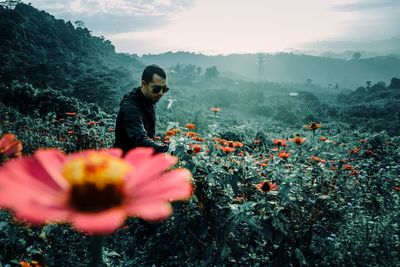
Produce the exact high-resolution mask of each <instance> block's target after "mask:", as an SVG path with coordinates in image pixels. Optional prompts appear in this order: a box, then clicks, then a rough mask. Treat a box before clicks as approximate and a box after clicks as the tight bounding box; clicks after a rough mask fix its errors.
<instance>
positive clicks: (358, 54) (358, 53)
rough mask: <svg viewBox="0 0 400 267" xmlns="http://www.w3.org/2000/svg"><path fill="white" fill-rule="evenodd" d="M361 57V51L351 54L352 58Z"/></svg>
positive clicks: (357, 58)
mask: <svg viewBox="0 0 400 267" xmlns="http://www.w3.org/2000/svg"><path fill="white" fill-rule="evenodd" d="M360 58H361V53H360V52H355V53H354V54H353V56H352V57H351V59H352V60H359V59H360Z"/></svg>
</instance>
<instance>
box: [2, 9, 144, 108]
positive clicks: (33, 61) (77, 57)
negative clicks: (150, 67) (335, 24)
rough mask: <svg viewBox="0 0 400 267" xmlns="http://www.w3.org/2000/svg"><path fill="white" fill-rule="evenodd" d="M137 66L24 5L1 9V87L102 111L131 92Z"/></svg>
mask: <svg viewBox="0 0 400 267" xmlns="http://www.w3.org/2000/svg"><path fill="white" fill-rule="evenodd" d="M142 67H143V64H142V63H141V62H139V61H138V60H137V59H135V58H133V57H132V56H129V55H126V54H118V53H116V52H115V48H114V46H113V45H112V43H111V42H110V41H109V40H106V39H105V38H104V37H102V36H101V37H96V36H92V34H91V32H90V31H89V30H88V29H87V28H85V27H84V26H83V25H81V27H79V26H74V25H73V24H72V23H71V22H70V21H67V22H66V21H64V20H62V19H57V18H55V17H54V16H52V15H50V14H49V13H47V12H45V11H40V10H38V9H36V8H34V7H33V6H31V5H27V4H23V3H20V4H18V5H17V6H16V7H15V8H14V9H10V8H7V7H4V6H1V5H0V85H2V87H4V86H8V85H10V84H11V83H12V82H13V81H15V80H17V81H19V82H27V83H30V84H32V85H33V86H34V87H36V88H49V87H50V88H53V89H56V90H59V91H62V92H63V93H64V94H65V95H67V96H73V97H77V98H79V99H81V100H83V101H87V102H94V103H97V104H99V105H100V106H103V107H107V106H109V105H110V104H112V105H114V104H115V103H116V102H117V101H118V99H119V98H120V96H121V94H123V93H124V92H126V91H127V90H129V89H130V88H132V86H133V84H134V83H135V81H134V80H133V78H134V77H138V75H139V74H138V73H139V72H140V71H141V70H142ZM132 74H133V75H132Z"/></svg>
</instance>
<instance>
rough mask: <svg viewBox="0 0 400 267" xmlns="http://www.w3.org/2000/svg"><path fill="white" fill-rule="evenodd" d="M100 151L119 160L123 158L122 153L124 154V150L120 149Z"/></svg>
mask: <svg viewBox="0 0 400 267" xmlns="http://www.w3.org/2000/svg"><path fill="white" fill-rule="evenodd" d="M100 151H104V152H106V153H107V154H110V155H111V156H114V157H118V158H120V157H122V153H123V152H122V149H120V148H109V149H103V150H100Z"/></svg>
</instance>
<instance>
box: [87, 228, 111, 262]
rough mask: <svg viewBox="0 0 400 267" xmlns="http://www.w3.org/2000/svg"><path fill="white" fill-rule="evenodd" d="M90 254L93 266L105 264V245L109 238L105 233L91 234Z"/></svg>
mask: <svg viewBox="0 0 400 267" xmlns="http://www.w3.org/2000/svg"><path fill="white" fill-rule="evenodd" d="M89 238H90V254H91V257H92V259H91V263H90V266H92V267H101V266H103V245H104V242H105V240H106V238H107V236H105V235H93V236H90V237H89Z"/></svg>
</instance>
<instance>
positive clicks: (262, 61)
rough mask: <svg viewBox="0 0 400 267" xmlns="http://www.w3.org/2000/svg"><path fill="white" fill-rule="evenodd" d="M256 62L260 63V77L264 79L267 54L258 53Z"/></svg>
mask: <svg viewBox="0 0 400 267" xmlns="http://www.w3.org/2000/svg"><path fill="white" fill-rule="evenodd" d="M256 60H257V61H256V64H257V65H258V78H259V79H260V80H262V79H263V78H264V64H265V55H264V53H257V59H256Z"/></svg>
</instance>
